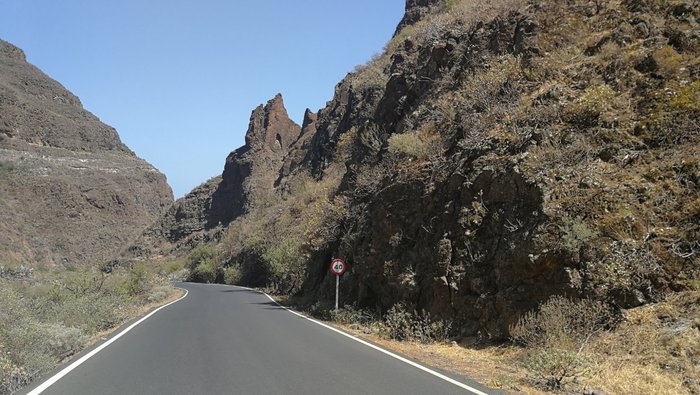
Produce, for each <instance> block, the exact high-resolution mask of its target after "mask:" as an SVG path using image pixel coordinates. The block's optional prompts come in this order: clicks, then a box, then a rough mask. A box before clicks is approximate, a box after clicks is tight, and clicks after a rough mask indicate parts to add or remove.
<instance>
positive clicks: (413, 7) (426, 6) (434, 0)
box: [394, 0, 446, 36]
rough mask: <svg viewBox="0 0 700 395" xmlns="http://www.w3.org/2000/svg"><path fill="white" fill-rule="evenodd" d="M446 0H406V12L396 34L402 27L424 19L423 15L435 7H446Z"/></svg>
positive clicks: (395, 33)
mask: <svg viewBox="0 0 700 395" xmlns="http://www.w3.org/2000/svg"><path fill="white" fill-rule="evenodd" d="M445 3H446V1H445V0H406V12H405V14H404V16H403V18H402V19H401V22H399V25H398V26H397V27H396V31H395V32H394V36H396V35H397V34H399V32H400V31H401V29H403V28H404V27H406V26H410V25H413V24H415V23H416V22H418V21H419V20H421V19H423V17H424V16H425V15H426V14H428V13H429V12H431V10H433V9H435V8H444V7H445V5H446V4H445Z"/></svg>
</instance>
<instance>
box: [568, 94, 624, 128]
mask: <svg viewBox="0 0 700 395" xmlns="http://www.w3.org/2000/svg"><path fill="white" fill-rule="evenodd" d="M616 95H617V93H615V91H614V90H613V89H612V88H611V87H610V86H608V85H605V84H600V85H593V86H589V87H588V88H586V89H585V90H584V91H583V93H582V94H581V96H579V98H578V99H576V101H574V102H573V103H571V104H570V105H569V106H568V107H567V108H566V109H565V112H566V116H567V118H568V119H569V120H570V121H571V122H574V123H577V124H581V125H583V126H590V125H592V124H594V123H595V122H596V121H597V120H598V119H599V117H600V116H601V114H603V113H604V112H606V111H608V110H610V109H611V108H612V106H613V105H614V102H613V100H614V99H615V96H616Z"/></svg>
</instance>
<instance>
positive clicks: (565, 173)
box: [171, 0, 700, 338]
mask: <svg viewBox="0 0 700 395" xmlns="http://www.w3.org/2000/svg"><path fill="white" fill-rule="evenodd" d="M638 3H639V2H634V1H623V2H617V3H615V2H607V3H606V2H602V3H595V4H593V3H588V4H586V2H583V3H580V2H527V5H526V4H525V3H523V2H520V1H517V0H513V1H508V0H506V1H502V2H498V6H496V7H481V6H480V4H481V3H479V2H471V1H468V0H465V1H461V2H450V4H451V5H452V6H453V7H458V8H457V9H455V11H457V12H454V13H449V14H444V12H445V11H446V10H447V7H446V5H445V4H443V2H442V1H414V0H408V1H407V4H406V17H405V18H404V20H403V21H402V22H401V25H400V26H399V30H401V28H406V27H407V26H409V25H411V24H412V26H411V27H408V28H407V29H409V32H410V34H397V35H395V36H394V38H393V39H392V40H391V41H390V42H389V43H388V44H387V46H386V48H387V51H388V52H387V53H385V54H382V55H381V56H379V57H377V58H376V59H375V60H373V61H372V62H370V63H368V64H367V65H366V66H365V67H363V68H360V69H358V70H357V71H356V72H353V73H350V74H349V75H348V76H347V77H346V78H345V79H343V80H342V81H341V82H340V83H338V85H337V86H336V90H335V95H334V97H333V98H332V99H331V100H330V101H329V102H328V103H327V105H326V106H325V107H324V108H322V109H320V110H319V111H318V114H313V113H311V112H310V111H308V112H307V114H306V116H305V120H304V124H303V128H302V130H303V131H302V132H301V135H300V137H298V138H296V136H297V135H299V129H298V128H297V127H296V126H295V125H291V124H290V123H289V122H286V121H284V119H285V117H284V116H279V117H272V116H270V115H266V114H267V113H269V112H270V111H271V109H272V108H275V107H279V106H275V105H273V104H274V103H273V104H271V103H268V105H267V106H266V107H264V108H262V109H261V108H258V109H256V110H255V111H254V113H253V114H254V115H253V117H252V120H251V126H250V127H249V135H250V136H248V137H247V138H246V146H244V147H242V148H240V149H239V150H236V151H234V152H233V153H232V154H231V155H230V156H229V158H228V159H227V163H226V169H225V171H224V176H223V178H222V179H221V180H218V179H217V180H214V181H213V182H212V184H207V185H205V187H204V188H205V189H206V191H202V193H201V194H199V193H198V194H197V195H196V196H203V197H204V198H200V197H196V198H195V197H193V199H192V200H199V201H201V202H204V204H205V206H206V207H205V208H204V209H201V208H200V210H204V211H202V212H204V213H210V212H217V213H225V214H217V215H216V218H223V219H225V221H223V222H222V224H223V225H222V227H221V228H217V229H218V231H220V232H221V234H225V235H224V236H223V238H222V237H207V238H202V239H201V241H202V242H206V241H219V240H223V242H222V244H223V246H222V247H223V248H222V251H225V253H226V254H229V256H225V257H224V259H222V261H221V262H219V263H220V264H221V265H222V266H237V267H235V268H237V269H240V273H242V276H241V279H242V281H246V280H245V279H246V278H250V279H251V280H250V284H253V283H254V285H265V283H266V281H267V284H268V285H270V284H271V285H272V286H273V287H277V289H281V290H282V292H288V290H293V289H296V290H297V291H299V292H300V293H303V294H305V295H304V296H305V297H306V299H307V300H310V301H313V302H316V301H319V302H320V303H323V302H324V301H329V300H331V298H332V293H333V290H334V284H335V283H334V278H333V277H332V275H330V274H329V270H328V264H329V262H330V260H331V258H332V257H342V258H344V259H345V260H346V262H347V263H348V264H349V267H350V270H348V272H347V273H346V274H345V275H344V278H343V281H342V285H341V286H342V287H344V288H345V289H343V291H342V292H341V295H345V296H344V298H345V300H344V301H341V303H343V302H344V303H347V304H355V305H357V306H358V307H362V308H368V309H377V310H380V311H387V310H388V309H390V308H391V307H392V306H393V305H395V304H396V303H403V304H404V305H406V306H407V307H408V308H410V309H416V310H418V311H420V310H426V311H428V312H430V313H431V314H432V316H433V317H439V318H446V319H450V320H452V321H453V322H454V323H455V327H456V328H459V329H460V331H461V334H463V335H469V336H474V335H482V336H485V337H491V338H503V337H505V336H508V330H509V325H510V324H512V323H514V322H516V321H517V319H518V318H519V317H520V316H522V314H524V313H526V312H527V311H530V310H532V309H533V308H535V307H536V306H537V305H538V304H539V303H541V302H543V301H545V300H547V299H548V298H549V297H551V296H553V295H564V296H567V297H572V298H591V299H595V300H601V301H605V302H607V303H609V304H610V305H613V306H619V307H621V308H628V307H634V306H638V305H640V304H644V303H648V302H649V301H653V300H657V299H658V298H660V297H662V296H663V295H664V294H665V293H668V292H673V291H676V290H680V289H684V287H689V286H693V285H692V283H691V282H690V281H691V279H697V278H698V276H700V273H699V272H698V268H700V253H698V251H699V250H700V249H699V247H698V246H700V244H698V240H699V237H698V235H700V225H698V224H700V204H698V200H697V197H698V196H699V194H700V181H699V180H700V163H699V161H698V158H700V148H699V147H700V144H698V143H699V142H700V128H698V125H699V124H700V122H699V121H698V120H699V119H700V106H698V104H697V97H698V95H699V94H700V81H699V78H700V72H699V71H698V70H700V67H699V65H698V60H697V59H698V55H699V54H700V45H698V43H699V42H700V40H698V37H699V35H698V33H697V32H698V30H700V25H698V19H697V18H698V16H700V6H698V4H696V3H697V2H683V5H678V4H666V3H664V4H663V5H661V4H657V5H642V6H640V5H639V4H638ZM421 18H425V23H422V22H419V20H420V19H421ZM273 102H274V101H273ZM278 112H280V113H282V112H281V111H278ZM266 119H281V121H279V124H280V125H285V126H284V127H278V128H276V129H273V127H272V126H270V125H267V124H266V121H265V120H266ZM268 123H269V122H268ZM273 130H278V131H276V132H272V131H273ZM279 130H290V132H289V135H288V136H289V138H286V137H285V135H284V134H283V133H280V132H279ZM292 141H293V142H292ZM290 143H291V146H290V145H288V144H290ZM285 155H286V156H285ZM273 175H275V176H276V177H273ZM275 178H276V180H275ZM207 191H213V192H211V194H210V193H209V192H207ZM216 194H219V195H220V196H222V197H225V198H219V197H217V196H218V195H216ZM209 196H211V198H209ZM217 199H218V201H219V202H234V205H233V207H231V205H228V206H227V205H226V204H222V205H220V206H217V205H214V204H213V203H210V202H213V201H214V200H217ZM207 205H209V206H207ZM191 207H192V208H191V209H192V210H194V211H196V210H197V204H196V203H192V204H191ZM209 207H217V209H216V210H212V209H211V208H209ZM245 207H257V208H260V210H255V211H251V212H246V211H245ZM227 210H228V211H227ZM248 214H255V215H248ZM192 217H193V218H198V219H197V220H195V221H194V222H195V223H198V224H199V225H197V226H195V228H198V229H199V228H201V229H205V230H206V229H207V225H206V221H204V220H203V219H202V218H207V215H199V214H197V215H193V216H192ZM171 218H175V216H174V214H173V215H171ZM188 218H190V217H188ZM231 218H235V220H234V221H233V222H230V223H229V225H228V227H226V226H225V222H226V221H230V219H231ZM173 221H174V222H172V224H175V223H176V222H177V221H176V220H175V219H173ZM183 223H189V222H188V221H185V222H183ZM210 225H211V224H210ZM210 225H209V226H210ZM188 226H189V225H188ZM171 227H172V225H171ZM189 240H194V239H189ZM197 243H198V242H193V243H191V244H190V245H191V246H194V245H196V244H197ZM226 243H229V245H226ZM299 257H303V258H299ZM282 258H283V259H282ZM300 259H301V260H303V263H302V264H299V261H300ZM280 262H282V263H280ZM286 262H292V263H295V264H296V265H295V266H292V265H289V267H288V268H286V269H285V268H283V269H285V270H280V267H281V266H283V265H284V263H286ZM266 270H267V272H265V271H266ZM233 272H234V273H235V272H236V270H234V271H233ZM246 273H252V274H253V275H251V276H248V277H246V276H247V274H246ZM266 276H267V277H266ZM275 276H276V277H275ZM299 277H303V280H304V284H303V286H298V282H297V281H296V280H298V279H299ZM270 278H271V280H270ZM280 284H281V285H280Z"/></svg>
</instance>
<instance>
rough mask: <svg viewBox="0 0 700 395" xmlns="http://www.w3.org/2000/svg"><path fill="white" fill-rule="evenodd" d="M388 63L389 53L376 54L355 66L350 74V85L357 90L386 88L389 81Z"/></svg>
mask: <svg viewBox="0 0 700 395" xmlns="http://www.w3.org/2000/svg"><path fill="white" fill-rule="evenodd" d="M388 63H389V56H388V55H386V54H384V55H375V56H374V57H372V59H371V60H370V61H369V62H367V63H366V64H364V65H360V66H356V67H355V70H354V71H353V73H352V74H351V75H350V85H351V86H352V88H353V89H354V90H356V91H366V90H371V89H384V87H385V86H386V83H387V82H388V81H389V73H388V72H387V71H386V68H387V66H388Z"/></svg>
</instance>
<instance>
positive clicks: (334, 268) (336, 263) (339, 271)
mask: <svg viewBox="0 0 700 395" xmlns="http://www.w3.org/2000/svg"><path fill="white" fill-rule="evenodd" d="M346 268H347V266H345V261H344V260H342V259H338V258H336V259H333V260H332V261H331V273H333V274H335V275H336V276H342V275H343V273H345V269H346Z"/></svg>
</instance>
